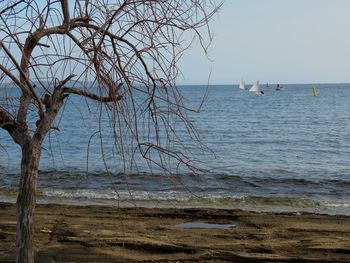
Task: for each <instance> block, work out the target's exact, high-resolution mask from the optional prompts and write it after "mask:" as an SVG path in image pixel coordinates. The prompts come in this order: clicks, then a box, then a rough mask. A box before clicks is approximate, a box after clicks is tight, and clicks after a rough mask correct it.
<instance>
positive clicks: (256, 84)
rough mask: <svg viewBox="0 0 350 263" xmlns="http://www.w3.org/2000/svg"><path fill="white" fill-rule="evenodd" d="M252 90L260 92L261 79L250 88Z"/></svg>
mask: <svg viewBox="0 0 350 263" xmlns="http://www.w3.org/2000/svg"><path fill="white" fill-rule="evenodd" d="M249 91H251V92H259V80H258V81H257V82H255V83H254V85H253V86H252V87H251V88H250V89H249Z"/></svg>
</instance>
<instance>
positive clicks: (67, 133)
mask: <svg viewBox="0 0 350 263" xmlns="http://www.w3.org/2000/svg"><path fill="white" fill-rule="evenodd" d="M181 89H182V91H183V94H184V96H185V98H186V101H187V103H188V104H189V105H192V106H196V105H199V104H200V101H201V98H202V97H203V94H204V92H205V89H206V87H204V86H184V87H181ZM208 91H209V96H208V99H207V100H206V102H205V104H204V107H203V110H202V111H201V113H199V114H190V118H191V119H192V120H193V122H194V123H195V125H196V126H197V127H198V128H199V130H200V132H201V134H202V136H203V138H204V142H205V143H206V144H207V145H208V146H209V148H211V149H212V150H213V151H214V153H215V156H216V157H214V156H213V155H212V154H210V153H206V154H203V153H202V152H200V151H198V153H197V154H196V155H197V156H198V157H200V159H201V160H202V161H203V163H202V164H200V168H202V169H203V174H202V175H196V176H194V175H191V174H188V173H183V174H180V175H177V176H174V177H168V176H165V175H164V174H163V173H162V172H160V171H157V170H156V171H155V173H154V174H150V173H149V171H148V170H147V167H146V166H143V164H142V163H140V164H139V169H138V170H137V171H136V172H134V173H132V174H125V173H123V167H122V165H121V164H120V162H119V161H118V160H116V159H115V155H113V152H111V151H110V152H109V151H108V147H107V148H106V150H107V151H106V152H105V161H106V162H107V163H108V166H109V168H110V169H111V171H112V172H113V174H112V175H110V174H107V173H106V169H105V165H104V161H103V159H102V157H101V150H100V141H99V139H98V138H97V137H96V136H95V137H93V139H92V140H91V144H90V152H89V171H90V172H89V173H88V174H87V173H86V167H87V145H88V142H89V139H90V136H91V135H92V134H93V133H94V132H95V131H96V124H95V123H94V122H93V121H91V119H90V117H88V116H90V115H89V114H88V113H87V112H80V114H76V113H77V109H76V107H75V106H73V104H69V105H68V106H67V108H66V109H65V115H64V117H65V118H63V119H62V121H61V122H60V129H61V131H60V132H54V133H52V134H51V135H50V137H49V138H48V140H47V141H46V145H45V149H44V150H43V157H42V162H41V167H40V170H41V173H40V178H39V190H38V191H39V200H40V201H41V202H58V203H69V202H71V203H74V202H77V203H80V204H88V203H95V204H112V203H113V204H114V203H118V202H119V203H121V204H125V205H133V204H136V205H146V206H150V205H151V206H152V205H154V206H192V207H193V206H195V207H222V208H244V209H252V210H267V211H309V212H325V213H336V214H350V165H349V160H350V136H349V135H350V103H349V98H350V85H346V84H342V85H339V84H323V85H317V91H318V96H317V97H313V94H312V90H311V85H285V88H284V90H283V91H275V90H274V89H273V88H272V89H271V90H269V91H267V92H266V95H265V96H256V95H255V94H250V93H249V92H242V91H240V90H239V89H238V87H237V86H211V87H209V89H208ZM179 135H180V136H181V135H183V136H182V137H183V138H186V131H185V130H183V129H181V127H180V130H179ZM0 143H1V146H2V147H1V148H0V201H1V200H2V201H13V200H14V199H15V192H16V187H17V184H18V167H19V158H20V157H19V155H20V152H19V148H18V147H17V146H15V145H14V144H13V143H12V142H11V140H10V138H9V137H8V136H7V134H6V133H5V132H4V131H0ZM50 145H51V146H53V150H51V147H50Z"/></svg>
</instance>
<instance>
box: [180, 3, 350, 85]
mask: <svg viewBox="0 0 350 263" xmlns="http://www.w3.org/2000/svg"><path fill="white" fill-rule="evenodd" d="M212 28H213V30H214V32H215V38H214V42H213V44H212V46H211V48H210V53H209V55H210V58H211V60H213V61H212V62H210V61H209V60H208V59H207V58H206V57H205V55H203V53H201V52H200V51H199V48H198V47H193V48H192V50H191V51H190V53H188V54H187V55H186V56H184V58H183V59H182V61H181V69H182V73H183V75H184V77H182V78H179V83H181V84H185V83H186V84H203V83H206V82H207V80H208V77H209V74H210V71H211V77H210V83H211V84H232V83H233V84H237V83H238V82H239V80H240V79H244V80H245V81H246V82H247V83H252V82H254V81H255V80H260V81H261V83H266V82H267V81H268V82H269V83H349V82H350V0H226V1H225V3H224V5H223V7H222V9H221V11H220V13H219V14H218V15H217V16H216V18H215V22H214V23H213V26H212Z"/></svg>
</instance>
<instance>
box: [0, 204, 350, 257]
mask: <svg viewBox="0 0 350 263" xmlns="http://www.w3.org/2000/svg"><path fill="white" fill-rule="evenodd" d="M197 221H198V222H202V223H214V224H234V225H235V226H236V227H235V228H230V229H210V228H209V229H191V228H189V229H181V228H178V227H177V226H176V225H177V224H180V223H185V222H197ZM35 243H36V262H56V263H57V262H84V263H85V262H332V263H333V262H350V217H346V216H328V215H315V214H301V215H296V214H272V213H253V212H246V211H240V210H214V209H149V208H148V209H147V208H124V209H118V208H116V207H97V206H89V207H75V206H62V205H39V206H38V207H37V209H36V217H35ZM14 258H15V207H14V205H12V204H0V262H13V261H14Z"/></svg>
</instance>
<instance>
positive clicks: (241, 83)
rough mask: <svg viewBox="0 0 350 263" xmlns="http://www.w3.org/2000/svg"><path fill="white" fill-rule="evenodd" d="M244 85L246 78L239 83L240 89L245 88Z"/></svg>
mask: <svg viewBox="0 0 350 263" xmlns="http://www.w3.org/2000/svg"><path fill="white" fill-rule="evenodd" d="M244 85H245V83H244V80H241V82H240V83H239V89H241V90H245V87H244Z"/></svg>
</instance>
